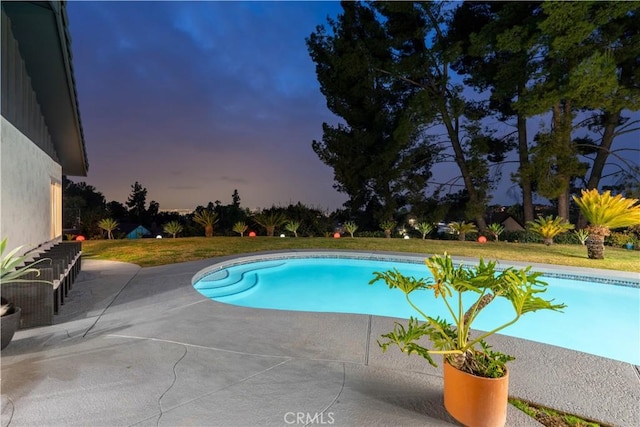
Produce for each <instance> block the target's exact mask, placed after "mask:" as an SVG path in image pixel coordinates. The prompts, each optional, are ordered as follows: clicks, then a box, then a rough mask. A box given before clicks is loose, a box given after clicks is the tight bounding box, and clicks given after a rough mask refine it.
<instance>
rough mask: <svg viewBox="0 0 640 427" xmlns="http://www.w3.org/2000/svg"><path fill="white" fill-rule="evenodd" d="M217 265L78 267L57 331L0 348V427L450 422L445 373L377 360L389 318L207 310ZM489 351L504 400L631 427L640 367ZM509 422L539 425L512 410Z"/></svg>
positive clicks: (401, 360)
mask: <svg viewBox="0 0 640 427" xmlns="http://www.w3.org/2000/svg"><path fill="white" fill-rule="evenodd" d="M220 260H221V259H215V260H212V259H210V260H204V261H197V262H188V263H181V264H174V265H167V266H161V267H152V268H143V269H141V268H139V267H138V266H135V265H132V264H126V263H119V262H112V261H94V260H83V266H82V273H81V274H80V276H79V278H78V280H77V282H76V284H75V285H74V288H73V290H72V292H71V293H70V298H69V299H68V300H67V303H66V304H65V305H64V306H63V308H62V313H61V314H60V315H59V316H57V323H56V324H55V325H53V326H49V327H42V328H34V329H29V330H21V331H18V332H17V333H16V335H15V337H14V339H13V341H12V343H11V344H10V345H9V346H8V347H7V348H6V349H5V350H3V352H2V359H1V362H2V382H1V385H2V411H1V417H2V418H1V421H2V423H1V425H2V426H9V425H10V426H137V425H140V426H157V425H162V426H173V425H180V426H259V425H266V426H286V425H308V424H322V425H336V426H400V425H407V426H412V425H415V426H450V425H457V424H456V422H455V421H454V420H452V419H451V418H450V417H449V416H448V414H447V413H446V411H445V409H444V407H443V404H442V378H441V376H442V373H441V368H438V369H436V368H432V367H431V366H429V365H428V364H427V363H426V362H424V361H423V360H422V359H421V358H419V357H417V356H412V357H406V356H404V355H402V354H401V353H400V352H398V351H389V352H387V353H385V354H382V353H381V351H380V349H379V348H378V346H377V344H376V339H377V338H378V337H379V336H380V334H382V333H384V332H387V331H389V330H390V329H391V328H392V325H393V319H389V318H383V317H376V316H366V315H349V314H330V313H302V312H290V311H276V310H258V309H248V308H242V307H236V306H231V305H226V304H220V303H216V302H213V301H210V300H208V299H206V298H204V297H203V296H201V295H200V294H199V293H198V292H197V291H195V290H194V289H193V287H192V286H191V279H192V277H193V276H194V274H196V273H197V272H198V271H200V270H201V269H203V268H205V267H208V266H210V265H211V264H213V263H214V262H217V261H220ZM576 333H580V332H579V331H576ZM582 333H588V328H586V330H585V331H583V332H582ZM594 339H598V337H594ZM491 342H492V343H493V344H494V345H495V346H496V348H500V349H501V350H503V351H505V352H507V353H510V354H513V355H514V356H516V358H517V360H516V361H514V362H512V363H511V364H510V367H511V378H510V395H512V396H515V397H520V398H523V399H526V400H530V401H534V402H538V403H542V404H545V405H548V406H551V407H554V408H557V409H560V410H566V411H570V412H573V413H578V414H581V415H583V416H585V417H588V418H592V419H596V420H600V421H603V422H605V423H607V424H610V425H615V426H629V427H637V426H640V410H639V409H638V402H640V379H639V378H640V374H639V368H638V367H636V366H633V365H630V364H627V363H623V362H617V361H614V360H610V359H603V358H600V357H596V356H592V355H589V354H585V353H579V352H575V351H571V350H565V349H562V348H558V347H552V346H547V345H543V344H538V343H535V342H530V341H525V340H520V339H516V338H510V337H506V336H497V337H495V339H493V340H491ZM507 425H509V426H535V425H539V424H538V423H537V422H535V421H534V420H533V419H531V418H529V417H528V416H526V415H524V414H523V413H522V412H520V411H519V410H517V409H515V408H512V407H510V408H509V413H508V420H507Z"/></svg>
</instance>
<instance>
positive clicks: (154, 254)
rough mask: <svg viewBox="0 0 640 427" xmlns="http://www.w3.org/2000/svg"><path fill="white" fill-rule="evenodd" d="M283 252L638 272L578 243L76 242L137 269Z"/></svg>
mask: <svg viewBox="0 0 640 427" xmlns="http://www.w3.org/2000/svg"><path fill="white" fill-rule="evenodd" d="M287 249H344V250H361V251H392V252H409V253H414V254H415V253H418V254H424V255H425V257H427V256H430V255H433V254H436V253H440V254H441V253H444V252H445V251H446V252H448V253H449V254H451V255H452V256H461V257H473V258H484V259H486V260H493V259H499V260H503V261H515V262H523V263H543V264H556V265H566V266H574V267H591V268H602V269H608V270H621V271H633V272H639V271H640V252H639V251H629V250H626V249H617V248H611V247H607V248H606V249H605V259H603V260H591V259H588V258H587V249H586V248H585V247H584V246H581V245H551V246H545V245H543V244H538V243H508V242H488V243H485V244H479V243H476V242H460V241H457V240H428V239H427V240H422V239H408V240H404V239H384V238H364V237H360V238H355V239H352V238H349V237H346V238H345V237H343V238H340V239H333V238H325V237H298V238H291V237H287V238H279V237H255V238H250V237H211V238H205V237H186V238H177V239H171V238H169V239H138V240H87V241H85V242H83V244H82V250H83V256H84V257H86V258H94V259H106V260H115V261H124V262H131V263H134V264H138V265H140V266H141V267H151V266H156V265H164V264H172V263H177V262H183V261H193V260H199V259H205V258H212V257H218V256H225V255H234V254H242V253H251V252H258V251H268V250H287Z"/></svg>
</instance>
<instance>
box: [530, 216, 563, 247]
mask: <svg viewBox="0 0 640 427" xmlns="http://www.w3.org/2000/svg"><path fill="white" fill-rule="evenodd" d="M527 226H528V228H529V231H531V232H533V233H536V234H538V235H539V236H540V237H542V242H543V243H544V244H545V245H547V246H549V245H552V244H553V238H554V237H556V236H557V235H559V234H562V233H564V232H567V231H569V230H573V228H574V227H573V224H571V223H570V222H568V221H567V220H566V219H564V218H562V217H559V216H557V217H554V216H553V215H549V216H546V217H542V216H539V217H538V218H536V219H535V220H534V221H529V222H528V223H527Z"/></svg>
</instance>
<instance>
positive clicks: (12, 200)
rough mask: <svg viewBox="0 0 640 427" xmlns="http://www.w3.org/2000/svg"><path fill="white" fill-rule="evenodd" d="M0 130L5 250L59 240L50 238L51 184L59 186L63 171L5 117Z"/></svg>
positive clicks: (0, 226)
mask: <svg viewBox="0 0 640 427" xmlns="http://www.w3.org/2000/svg"><path fill="white" fill-rule="evenodd" d="M0 126H1V127H2V130H1V135H0V138H1V139H0V141H1V142H0V183H1V188H0V197H1V203H0V237H1V238H5V237H6V238H8V244H7V250H10V249H12V248H14V247H17V246H20V245H25V249H32V248H35V247H38V246H40V245H41V244H43V243H46V242H49V241H51V240H58V239H60V238H61V233H60V234H58V233H57V232H56V234H58V235H56V236H52V218H55V215H52V203H53V201H52V183H56V182H57V183H61V181H62V167H61V166H60V165H59V164H58V163H56V162H55V161H54V160H53V159H52V158H51V157H50V156H49V155H48V154H47V153H45V152H44V151H43V150H42V149H41V148H39V147H38V146H37V145H36V144H34V143H33V142H32V141H31V140H30V139H29V138H27V137H26V136H25V135H24V134H22V132H20V131H19V130H18V129H17V128H16V127H15V126H13V125H12V124H11V123H10V122H9V121H8V120H6V119H5V118H4V117H2V122H1V123H0ZM56 209H58V208H56ZM60 209H61V207H60Z"/></svg>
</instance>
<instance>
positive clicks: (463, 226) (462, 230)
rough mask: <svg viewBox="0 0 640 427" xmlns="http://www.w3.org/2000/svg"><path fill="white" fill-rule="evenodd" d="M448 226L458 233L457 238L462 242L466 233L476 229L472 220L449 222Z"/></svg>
mask: <svg viewBox="0 0 640 427" xmlns="http://www.w3.org/2000/svg"><path fill="white" fill-rule="evenodd" d="M449 228H451V229H452V230H453V232H454V233H456V234H457V235H458V240H460V241H462V242H464V240H465V239H466V237H467V233H474V232H476V231H478V229H477V228H476V225H475V224H474V223H472V222H464V221H462V222H450V223H449Z"/></svg>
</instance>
